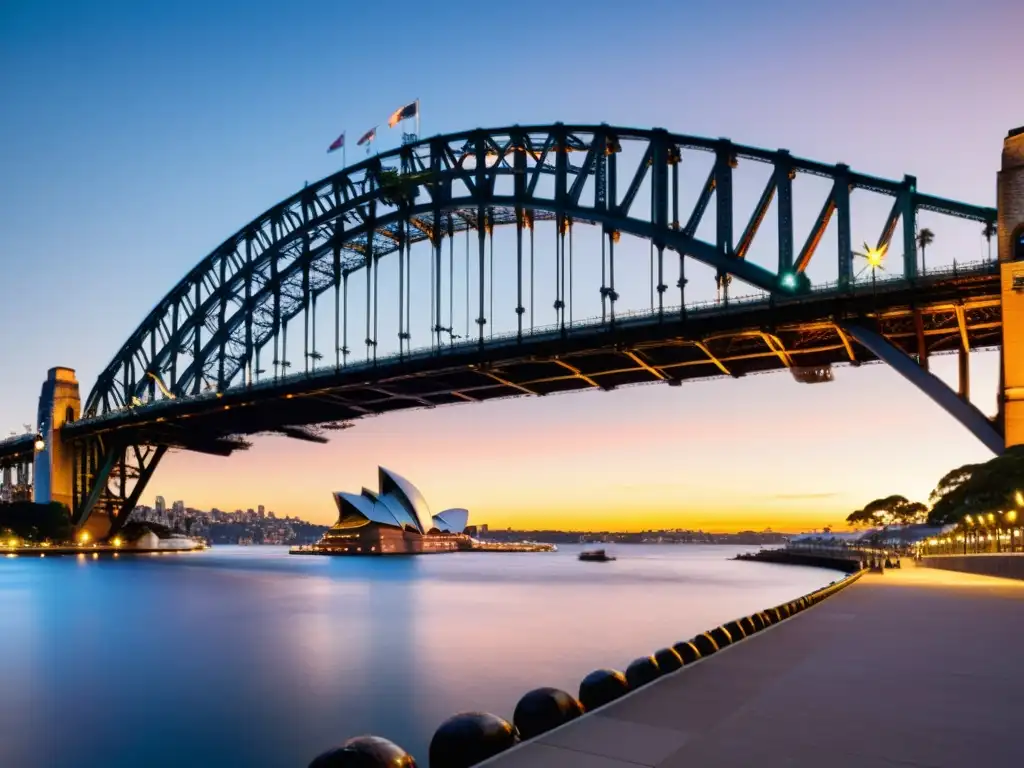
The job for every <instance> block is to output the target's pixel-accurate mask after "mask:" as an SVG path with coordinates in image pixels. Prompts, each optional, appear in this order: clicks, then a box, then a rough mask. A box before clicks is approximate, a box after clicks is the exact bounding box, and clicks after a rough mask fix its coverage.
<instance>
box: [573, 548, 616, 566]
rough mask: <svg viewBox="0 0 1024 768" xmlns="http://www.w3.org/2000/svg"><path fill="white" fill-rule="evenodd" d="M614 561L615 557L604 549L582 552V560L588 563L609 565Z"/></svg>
mask: <svg viewBox="0 0 1024 768" xmlns="http://www.w3.org/2000/svg"><path fill="white" fill-rule="evenodd" d="M614 559H615V557H614V556H613V555H609V554H608V553H607V552H605V551H604V550H603V549H590V550H584V551H583V552H580V560H585V561H587V562H594V563H607V562H609V561H611V560H614Z"/></svg>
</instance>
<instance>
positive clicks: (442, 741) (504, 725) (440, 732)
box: [430, 712, 519, 768]
mask: <svg viewBox="0 0 1024 768" xmlns="http://www.w3.org/2000/svg"><path fill="white" fill-rule="evenodd" d="M518 740H519V734H518V733H517V732H516V729H515V726H514V725H512V724H511V723H508V722H506V721H505V720H502V719H501V718H500V717H498V716H497V715H491V714H488V713H486V712H461V713H460V714H457V715H454V716H452V717H449V718H448V719H447V720H445V721H444V722H443V723H441V726H440V727H439V728H438V729H437V730H436V731H435V732H434V738H432V739H431V740H430V768H470V766H473V765H476V764H477V763H482V762H483V761H484V760H486V759H487V758H489V757H494V756H495V755H497V754H498V753H500V752H504V751H505V750H506V749H508V748H509V747H511V746H513V745H514V744H515V743H516V742H517V741H518Z"/></svg>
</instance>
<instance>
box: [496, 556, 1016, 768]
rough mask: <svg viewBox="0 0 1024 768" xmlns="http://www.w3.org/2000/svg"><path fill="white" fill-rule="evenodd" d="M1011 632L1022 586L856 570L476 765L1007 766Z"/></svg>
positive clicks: (1010, 758)
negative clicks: (825, 590)
mask: <svg viewBox="0 0 1024 768" xmlns="http://www.w3.org/2000/svg"><path fill="white" fill-rule="evenodd" d="M1022 632H1024V583H1022V582H1019V581H1010V580H1002V579H993V578H987V577H982V576H969V575H965V574H955V573H949V572H943V571H935V570H929V569H925V568H906V569H903V570H901V571H889V572H887V573H886V574H885V575H884V576H881V575H869V576H867V577H865V578H863V579H861V580H860V581H859V582H858V583H857V584H855V585H853V586H852V587H850V588H849V589H846V590H844V591H843V592H841V593H839V594H838V595H836V596H835V597H833V598H831V599H829V600H826V601H825V602H824V603H822V604H820V605H818V606H816V607H814V608H812V609H810V610H808V611H806V612H804V613H801V614H798V615H797V616H796V617H794V618H793V619H791V620H789V621H786V622H784V623H783V624H781V625H778V626H776V627H773V628H771V629H769V630H767V631H765V632H763V633H760V634H758V635H756V636H754V637H753V638H751V639H749V640H747V641H744V642H742V643H740V644H738V645H736V646H733V647H731V648H728V649H726V650H725V651H724V652H722V653H721V654H718V655H716V656H714V657H712V658H710V659H708V660H706V661H704V662H700V663H698V664H697V665H695V666H693V667H691V668H687V669H683V670H681V671H680V672H678V673H676V674H674V675H671V676H668V677H666V678H663V679H662V680H660V681H658V682H655V683H654V684H652V685H650V686H648V687H646V688H643V689H641V690H640V691H638V692H636V693H634V694H632V695H630V696H629V697H627V698H625V699H623V700H621V701H619V702H615V703H613V704H611V705H609V706H608V707H605V708H602V709H601V710H599V711H597V712H595V713H593V714H591V715H588V716H586V717H584V718H582V719H580V720H578V721H576V722H574V723H570V724H569V725H567V726H565V727H563V728H561V729H558V730H556V731H552V732H551V733H549V734H547V735H546V736H543V737H541V738H540V739H539V740H537V741H535V742H530V743H527V744H525V745H522V746H520V747H518V748H516V749H515V750H513V751H511V752H508V753H506V754H505V755H502V756H499V757H498V758H495V759H493V760H491V761H489V762H487V763H485V764H484V765H487V766H488V768H520V766H521V767H522V768H526V767H527V766H529V768H556V767H557V768H636V766H656V767H657V768H695V767H697V766H715V767H716V768H730V767H731V766H736V767H737V768H741V767H742V768H747V766H751V765H765V766H794V767H796V768H799V767H800V766H808V767H809V768H810V766H814V767H815V768H817V767H818V766H822V765H828V766H834V767H835V768H842V767H845V766H850V768H853V766H857V767H858V768H871V767H872V766H878V768H882V767H883V766H930V767H931V766H934V767H942V768H944V767H945V766H1010V765H1020V764H1021V762H1022V761H1024V741H1022V740H1021V739H1020V737H1019V730H1020V726H1019V723H1018V720H1019V717H1018V713H1019V712H1020V710H1021V708H1022V705H1024V666H1022V665H1021V664H1019V663H1018V660H1017V638H1019V637H1020V636H1021V633H1022ZM651 650H653V649H651Z"/></svg>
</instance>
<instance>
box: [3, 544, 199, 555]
mask: <svg viewBox="0 0 1024 768" xmlns="http://www.w3.org/2000/svg"><path fill="white" fill-rule="evenodd" d="M205 549H209V547H203V546H199V545H196V546H194V547H173V548H172V547H158V548H155V549H154V548H148V547H127V546H122V547H115V546H112V545H108V544H94V545H91V546H85V547H78V546H75V545H74V544H69V545H55V546H50V547H39V546H33V547H6V546H5V547H0V556H6V557H67V556H76V555H81V556H83V557H87V556H88V557H99V556H100V555H104V556H107V555H114V556H115V557H116V556H118V555H163V554H180V553H186V552H201V551H203V550H205Z"/></svg>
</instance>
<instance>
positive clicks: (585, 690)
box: [580, 669, 629, 712]
mask: <svg viewBox="0 0 1024 768" xmlns="http://www.w3.org/2000/svg"><path fill="white" fill-rule="evenodd" d="M626 693H629V683H628V682H626V677H625V675H623V674H622V673H621V672H617V671H615V670H614V669H598V670H595V671H593V672H591V673H590V674H589V675H587V676H586V677H584V678H583V680H581V681H580V703H582V704H583V708H584V709H585V710H586V711H587V712H589V711H590V710H592V709H597V708H598V707H603V706H604V705H605V704H607V703H608V702H610V701H615V699H617V698H619V697H620V696H622V695H624V694H626Z"/></svg>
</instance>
